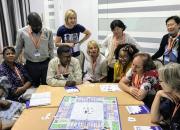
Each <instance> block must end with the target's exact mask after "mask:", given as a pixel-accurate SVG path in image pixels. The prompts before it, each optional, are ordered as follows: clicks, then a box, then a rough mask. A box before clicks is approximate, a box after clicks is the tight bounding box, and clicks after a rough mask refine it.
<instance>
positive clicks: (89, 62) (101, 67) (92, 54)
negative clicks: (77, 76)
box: [83, 40, 107, 82]
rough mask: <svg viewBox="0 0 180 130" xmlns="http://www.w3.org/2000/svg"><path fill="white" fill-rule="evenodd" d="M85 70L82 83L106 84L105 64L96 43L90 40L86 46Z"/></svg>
mask: <svg viewBox="0 0 180 130" xmlns="http://www.w3.org/2000/svg"><path fill="white" fill-rule="evenodd" d="M87 53H88V56H87V57H86V61H85V62H86V69H85V75H84V78H83V81H85V82H87V81H88V82H106V77H107V62H106V60H105V57H104V56H103V55H102V54H100V51H99V46H98V44H97V42H96V41H94V40H91V41H89V42H88V45H87Z"/></svg>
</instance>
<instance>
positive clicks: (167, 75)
mask: <svg viewBox="0 0 180 130" xmlns="http://www.w3.org/2000/svg"><path fill="white" fill-rule="evenodd" d="M159 79H160V80H161V81H160V82H161V86H162V88H163V90H160V91H158V92H157V94H156V96H155V99H154V101H153V104H152V107H151V115H152V117H151V121H152V122H153V123H158V124H159V123H160V124H161V123H162V122H163V125H164V122H166V126H165V128H166V129H167V130H180V64H177V63H169V64H167V65H165V66H164V67H162V68H160V69H159ZM162 99H163V101H162ZM167 121H168V122H167Z"/></svg>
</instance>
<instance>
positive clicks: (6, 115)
mask: <svg viewBox="0 0 180 130" xmlns="http://www.w3.org/2000/svg"><path fill="white" fill-rule="evenodd" d="M10 87H11V84H10V82H9V80H8V78H7V77H6V76H2V77H0V119H1V120H0V121H1V125H2V126H1V127H2V130H9V129H11V127H12V126H13V124H14V123H15V121H16V120H17V119H18V117H19V116H20V114H21V112H22V110H23V104H21V103H19V102H15V101H11V100H7V99H6V98H7V97H8V93H9V88H10ZM0 130H1V129H0Z"/></svg>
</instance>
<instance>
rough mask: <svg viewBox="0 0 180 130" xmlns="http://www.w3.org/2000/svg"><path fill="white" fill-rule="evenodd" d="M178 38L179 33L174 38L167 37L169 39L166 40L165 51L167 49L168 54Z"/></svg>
mask: <svg viewBox="0 0 180 130" xmlns="http://www.w3.org/2000/svg"><path fill="white" fill-rule="evenodd" d="M178 36H180V34H179V33H178V34H177V35H176V37H175V38H172V36H170V37H169V39H168V46H167V49H168V51H169V52H170V51H171V50H172V48H173V47H174V45H175V43H176V40H177V38H178Z"/></svg>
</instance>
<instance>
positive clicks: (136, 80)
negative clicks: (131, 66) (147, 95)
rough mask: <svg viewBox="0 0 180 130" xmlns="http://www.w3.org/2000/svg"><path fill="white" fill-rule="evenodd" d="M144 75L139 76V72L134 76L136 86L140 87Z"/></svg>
mask: <svg viewBox="0 0 180 130" xmlns="http://www.w3.org/2000/svg"><path fill="white" fill-rule="evenodd" d="M141 80H142V77H140V76H138V75H137V74H136V75H135V77H134V87H136V88H138V89H139V88H140V85H141Z"/></svg>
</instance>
